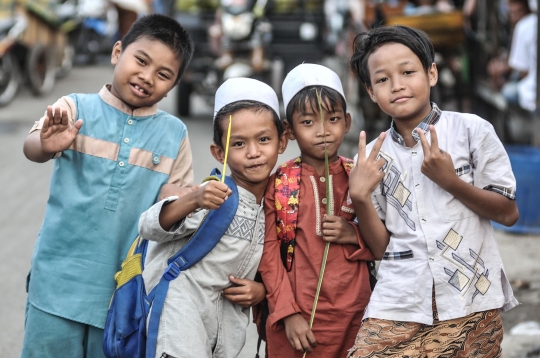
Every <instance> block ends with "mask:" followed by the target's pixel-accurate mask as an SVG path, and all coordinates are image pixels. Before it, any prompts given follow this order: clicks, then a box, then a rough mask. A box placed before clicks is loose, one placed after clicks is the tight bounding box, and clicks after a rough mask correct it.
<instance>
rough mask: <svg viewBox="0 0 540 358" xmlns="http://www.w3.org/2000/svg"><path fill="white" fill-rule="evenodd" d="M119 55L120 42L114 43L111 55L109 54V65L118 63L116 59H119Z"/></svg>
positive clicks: (120, 51)
mask: <svg viewBox="0 0 540 358" xmlns="http://www.w3.org/2000/svg"><path fill="white" fill-rule="evenodd" d="M121 53H122V42H121V41H116V43H115V44H114V46H113V49H112V53H111V64H112V65H113V66H114V65H116V64H117V63H118V59H119V58H120V54H121Z"/></svg>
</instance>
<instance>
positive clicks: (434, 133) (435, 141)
mask: <svg viewBox="0 0 540 358" xmlns="http://www.w3.org/2000/svg"><path fill="white" fill-rule="evenodd" d="M429 132H430V133H431V150H432V151H433V153H437V152H438V151H439V138H437V131H436V130H435V126H434V125H430V126H429Z"/></svg>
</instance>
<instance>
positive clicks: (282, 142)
mask: <svg viewBox="0 0 540 358" xmlns="http://www.w3.org/2000/svg"><path fill="white" fill-rule="evenodd" d="M287 144H289V135H288V131H287V130H285V131H284V132H283V134H281V137H280V138H279V146H278V154H283V152H284V151H285V149H287Z"/></svg>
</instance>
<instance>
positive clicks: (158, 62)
mask: <svg viewBox="0 0 540 358" xmlns="http://www.w3.org/2000/svg"><path fill="white" fill-rule="evenodd" d="M111 63H112V64H113V65H114V66H115V68H114V77H113V82H112V86H111V92H112V94H113V95H115V96H116V97H118V98H119V99H120V100H122V101H123V102H124V103H126V104H127V105H128V106H129V107H130V108H132V109H135V108H139V107H150V106H152V105H154V104H156V103H157V102H159V101H161V100H162V99H163V97H165V96H166V95H167V93H168V92H169V91H170V90H171V89H172V88H173V87H174V85H175V83H176V78H177V76H178V72H179V71H180V65H181V60H180V59H179V58H178V57H177V55H176V54H175V53H174V52H173V51H172V50H171V49H170V48H169V47H168V46H167V45H165V44H164V43H162V42H161V41H158V40H154V39H151V38H147V37H141V38H139V39H138V40H136V41H134V42H133V43H131V44H130V45H129V46H128V47H127V48H126V49H122V44H121V43H120V41H118V42H117V43H116V44H115V45H114V48H113V51H112V57H111Z"/></svg>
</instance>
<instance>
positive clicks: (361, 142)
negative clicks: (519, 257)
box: [358, 131, 366, 159]
mask: <svg viewBox="0 0 540 358" xmlns="http://www.w3.org/2000/svg"><path fill="white" fill-rule="evenodd" d="M365 157H366V132H364V131H361V132H360V138H359V139H358V158H362V159H364V158H365Z"/></svg>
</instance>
